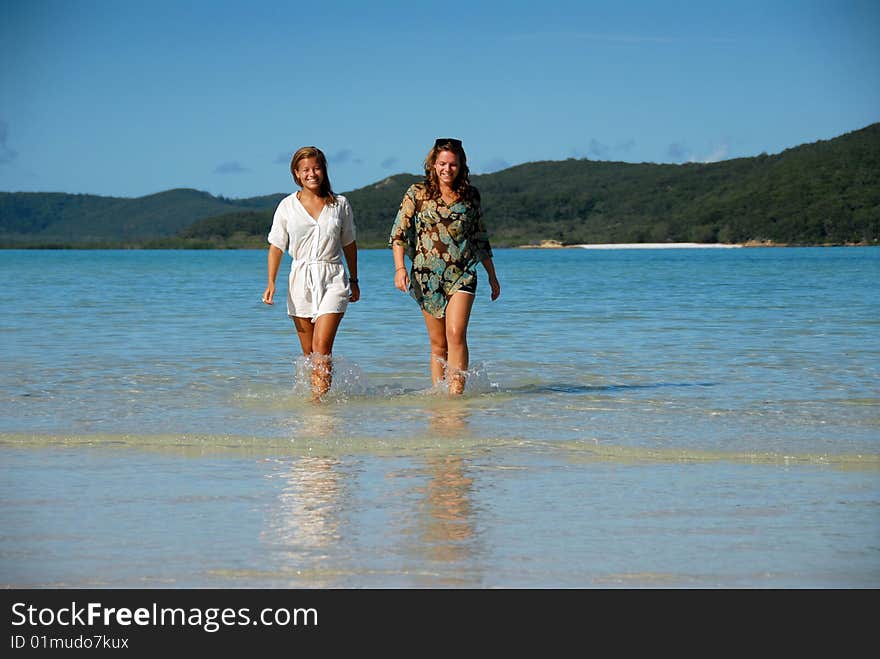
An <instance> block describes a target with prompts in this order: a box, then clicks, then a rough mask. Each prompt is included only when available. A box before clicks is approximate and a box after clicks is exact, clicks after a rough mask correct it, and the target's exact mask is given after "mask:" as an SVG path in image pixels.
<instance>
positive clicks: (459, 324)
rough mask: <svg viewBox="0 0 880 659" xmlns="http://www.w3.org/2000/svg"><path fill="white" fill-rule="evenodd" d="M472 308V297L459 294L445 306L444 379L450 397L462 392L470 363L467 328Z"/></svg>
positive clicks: (455, 294)
mask: <svg viewBox="0 0 880 659" xmlns="http://www.w3.org/2000/svg"><path fill="white" fill-rule="evenodd" d="M473 306H474V296H473V295H470V294H468V293H460V292H459V293H454V294H453V295H452V297H451V298H449V302H448V304H447V305H446V345H447V346H448V358H447V360H446V361H447V368H446V379H447V381H448V383H449V393H450V394H452V395H459V394H461V393H462V392H463V391H464V383H465V377H466V376H465V372H466V371H467V369H468V364H469V361H470V353H469V351H468V345H467V328H468V323H469V322H470V318H471V309H472V308H473Z"/></svg>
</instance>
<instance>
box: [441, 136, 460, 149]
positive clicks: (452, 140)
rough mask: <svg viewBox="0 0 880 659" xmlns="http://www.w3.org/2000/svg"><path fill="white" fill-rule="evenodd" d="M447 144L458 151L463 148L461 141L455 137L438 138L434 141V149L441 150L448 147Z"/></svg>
mask: <svg viewBox="0 0 880 659" xmlns="http://www.w3.org/2000/svg"><path fill="white" fill-rule="evenodd" d="M447 144H449V145H451V146H453V147H455V148H456V149H460V148H461V140H457V139H455V138H454V137H438V138H437V139H436V140H434V148H435V149H439V148H440V147H443V146H446V145H447Z"/></svg>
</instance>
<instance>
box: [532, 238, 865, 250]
mask: <svg viewBox="0 0 880 659" xmlns="http://www.w3.org/2000/svg"><path fill="white" fill-rule="evenodd" d="M871 246H872V245H871V244H870V243H823V244H817V245H800V244H793V243H777V242H773V241H771V240H748V241H746V242H744V243H692V242H686V243H572V244H568V243H562V242H560V241H558V240H542V241H541V242H540V243H537V244H532V245H517V246H516V247H515V249H738V248H742V247H871Z"/></svg>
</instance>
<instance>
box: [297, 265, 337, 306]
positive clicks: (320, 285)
mask: <svg viewBox="0 0 880 659" xmlns="http://www.w3.org/2000/svg"><path fill="white" fill-rule="evenodd" d="M341 264H342V260H341V259H340V258H339V257H337V258H335V259H309V260H303V261H296V262H295V266H294V267H295V268H296V269H297V270H300V269H301V270H303V271H304V274H305V288H306V290H307V291H310V292H311V293H312V310H313V312H314V313H318V309H320V308H321V300H323V299H324V293H325V291H326V288H325V282H324V277H323V276H322V273H321V272H320V270H319V271H318V272H315V268H314V267H313V266H321V265H341Z"/></svg>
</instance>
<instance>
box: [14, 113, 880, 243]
mask: <svg viewBox="0 0 880 659" xmlns="http://www.w3.org/2000/svg"><path fill="white" fill-rule="evenodd" d="M419 178H420V177H418V176H415V175H412V174H398V175H396V176H392V177H389V178H387V179H384V180H383V181H380V182H378V183H375V184H373V185H369V186H366V187H364V188H360V189H358V190H353V191H350V192H346V193H344V194H346V196H347V197H348V198H349V200H350V201H351V203H352V206H353V208H354V211H355V217H356V221H357V225H358V244H359V245H360V246H362V247H379V246H384V245H385V241H386V240H387V237H388V232H389V230H390V227H391V223H392V222H393V221H394V217H395V215H396V213H397V209H398V206H399V204H400V200H401V197H402V196H403V193H404V191H405V190H406V188H407V186H409V185H410V184H411V183H413V182H415V181H417V180H419ZM472 181H473V183H474V184H475V185H476V186H477V187H479V189H480V191H481V193H482V198H483V209H484V212H485V216H486V223H487V225H488V228H489V230H490V233H491V235H492V241H493V243H494V244H495V245H497V246H504V245H508V246H510V245H521V244H536V243H538V242H540V241H542V240H558V241H560V242H562V243H567V244H572V243H597V242H598V243H614V242H706V243H714V242H724V243H744V242H748V241H757V242H775V243H785V244H798V245H813V244H844V243H860V244H878V241H880V124H872V125H871V126H868V127H866V128H863V129H861V130H857V131H853V132H851V133H847V134H845V135H842V136H840V137H837V138H835V139H832V140H823V141H819V142H815V143H812V144H805V145H801V146H798V147H795V148H792V149H787V150H786V151H783V152H782V153H779V154H776V155H766V154H761V155H760V156H756V157H752V158H737V159H734V160H726V161H722V162H717V163H710V164H698V163H688V164H683V165H658V164H653V163H639V164H634V163H623V162H600V161H591V160H586V159H583V160H575V159H569V160H565V161H546V162H532V163H526V164H523V165H518V166H516V167H511V168H509V169H506V170H503V171H500V172H496V173H494V174H484V175H480V176H473V177H472ZM25 196H26V195H24V193H15V194H10V193H0V244H3V245H5V246H13V245H15V244H21V243H30V244H40V243H41V242H45V243H47V244H48V243H66V242H69V243H71V244H73V243H76V242H80V243H81V242H82V241H84V240H87V241H91V242H98V241H99V240H101V239H102V238H101V237H104V238H105V239H106V240H107V241H124V242H127V243H130V244H133V245H138V246H148V247H204V248H216V247H224V248H238V247H265V245H266V234H267V233H268V229H269V226H270V224H271V221H272V212H273V210H274V208H275V206H276V205H277V202H278V200H280V199H281V198H282V197H283V196H284V195H283V194H276V195H269V196H266V197H259V198H255V199H250V200H237V201H233V200H227V199H218V198H215V197H212V196H211V195H207V194H206V193H200V192H197V191H195V190H172V191H169V192H167V193H161V194H160V195H153V196H152V197H143V198H140V199H133V200H127V199H113V198H105V197H87V196H85V195H49V194H35V193H34V194H31V195H30V196H29V197H28V198H27V199H26V200H25V199H24V197H25ZM58 197H61V198H63V199H58ZM10 198H11V199H10ZM25 201H27V203H24V202H25ZM61 202H63V203H61ZM52 204H56V206H53V205H52ZM33 208H37V209H39V212H36V211H33V210H31V209H33ZM47 217H49V218H52V221H51V222H48V221H47Z"/></svg>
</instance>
